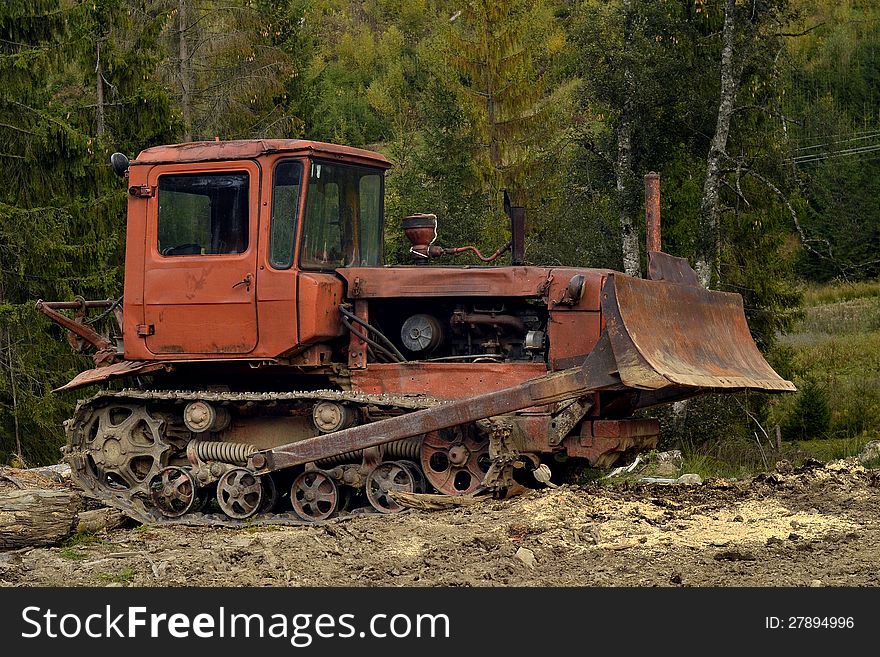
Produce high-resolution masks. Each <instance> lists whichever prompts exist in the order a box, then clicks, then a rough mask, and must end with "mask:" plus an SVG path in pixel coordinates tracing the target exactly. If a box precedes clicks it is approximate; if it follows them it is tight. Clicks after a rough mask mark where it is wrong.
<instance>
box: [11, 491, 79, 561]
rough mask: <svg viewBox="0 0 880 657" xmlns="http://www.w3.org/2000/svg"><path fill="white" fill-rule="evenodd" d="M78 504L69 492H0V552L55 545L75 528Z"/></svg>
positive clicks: (77, 500)
mask: <svg viewBox="0 0 880 657" xmlns="http://www.w3.org/2000/svg"><path fill="white" fill-rule="evenodd" d="M81 505H82V498H81V497H80V496H79V495H78V494H77V493H74V492H72V491H65V490H44V489H39V490H13V491H4V492H0V550H14V549H16V548H22V547H37V546H45V545H54V544H55V543H58V542H59V541H61V540H63V539H64V538H65V537H67V536H69V535H70V534H71V533H72V532H73V531H74V530H75V529H76V526H77V523H78V522H79V517H78V515H77V514H78V512H79V509H80V507H81Z"/></svg>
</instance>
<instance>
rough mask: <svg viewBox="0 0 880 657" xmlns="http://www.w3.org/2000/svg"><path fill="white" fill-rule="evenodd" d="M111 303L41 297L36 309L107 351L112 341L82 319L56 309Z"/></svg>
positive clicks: (99, 349) (100, 349)
mask: <svg viewBox="0 0 880 657" xmlns="http://www.w3.org/2000/svg"><path fill="white" fill-rule="evenodd" d="M105 303H106V304H107V305H106V306H104V304H105ZM112 303H113V301H110V302H109V303H107V302H105V301H92V302H88V301H84V302H82V303H80V302H78V301H68V302H65V301H43V300H42V299H41V300H40V301H37V303H36V309H37V310H38V311H40V312H41V313H43V314H44V315H45V316H46V317H48V318H49V319H51V320H52V321H53V322H55V323H56V324H59V325H61V326H63V327H64V328H66V329H67V330H68V331H70V332H71V333H73V334H74V335H76V336H77V337H79V338H82V339H83V340H85V341H86V342H88V343H89V344H90V345H92V346H93V347H94V348H95V349H97V350H98V351H107V350H111V349H113V343H112V342H111V341H110V340H108V339H107V338H106V337H105V336H103V335H101V334H100V333H98V332H97V331H95V329H93V328H92V327H91V326H89V325H88V324H85V323H84V322H82V321H77V320H75V319H71V318H70V317H67V316H66V315H63V314H61V313H59V312H58V309H79V308H83V307H86V308H91V307H107V306H110V305H111V304H112ZM98 304H100V305H98Z"/></svg>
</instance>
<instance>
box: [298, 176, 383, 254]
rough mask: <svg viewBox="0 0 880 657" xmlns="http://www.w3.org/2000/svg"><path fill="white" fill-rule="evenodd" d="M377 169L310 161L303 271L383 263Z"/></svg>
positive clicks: (381, 189)
mask: <svg viewBox="0 0 880 657" xmlns="http://www.w3.org/2000/svg"><path fill="white" fill-rule="evenodd" d="M382 194H383V178H382V173H381V171H377V170H376V169H369V168H366V167H358V166H352V165H346V164H338V163H335V162H334V163H327V162H317V161H316V162H312V163H311V166H310V172H309V186H308V191H307V196H306V214H305V218H304V222H303V235H302V255H301V257H300V265H301V267H302V268H303V269H336V268H337V267H378V266H381V265H382V260H383V258H382Z"/></svg>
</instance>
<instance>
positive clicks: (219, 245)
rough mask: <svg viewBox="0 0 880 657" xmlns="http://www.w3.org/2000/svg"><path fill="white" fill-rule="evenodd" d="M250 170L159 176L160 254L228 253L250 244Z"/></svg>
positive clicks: (245, 249) (243, 248) (238, 250)
mask: <svg viewBox="0 0 880 657" xmlns="http://www.w3.org/2000/svg"><path fill="white" fill-rule="evenodd" d="M248 185H249V180H248V174H247V173H245V172H230V173H227V172H223V173H195V174H175V175H163V176H160V177H159V219H158V221H159V225H158V243H157V247H158V250H159V253H160V254H161V255H163V256H187V255H223V254H231V253H243V252H245V251H247V248H248Z"/></svg>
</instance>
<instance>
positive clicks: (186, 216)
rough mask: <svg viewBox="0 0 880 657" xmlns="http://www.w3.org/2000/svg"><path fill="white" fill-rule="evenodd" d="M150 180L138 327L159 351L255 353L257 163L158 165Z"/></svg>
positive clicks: (153, 351)
mask: <svg viewBox="0 0 880 657" xmlns="http://www.w3.org/2000/svg"><path fill="white" fill-rule="evenodd" d="M148 183H149V187H148V189H149V190H151V194H152V195H151V197H150V199H149V205H148V211H147V230H146V241H147V244H146V249H145V251H146V253H145V258H144V323H143V324H142V325H140V326H138V334H139V335H140V336H142V337H143V339H144V340H145V343H146V346H147V349H149V351H150V352H152V353H153V354H156V355H165V354H175V355H193V356H204V355H223V354H247V353H250V352H251V351H253V350H254V348H255V347H256V345H257V341H258V330H257V303H256V298H257V266H256V265H257V243H256V242H257V234H258V231H257V227H258V221H259V209H260V204H259V194H260V169H259V167H258V165H257V164H256V163H254V162H252V161H244V162H222V163H216V164H208V165H206V164H198V165H189V166H186V165H174V166H171V165H169V166H156V167H153V168H152V169H151V171H150V173H149V179H148Z"/></svg>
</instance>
